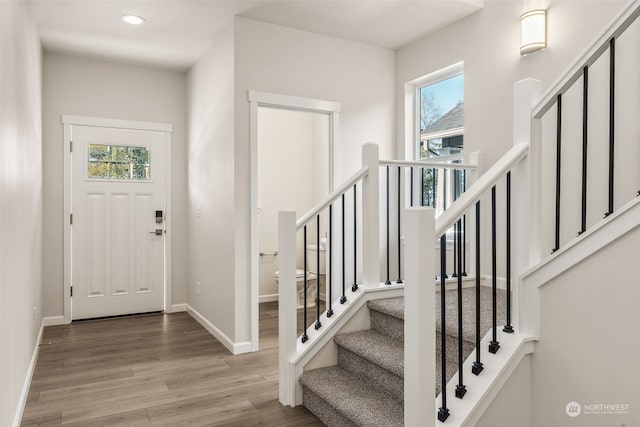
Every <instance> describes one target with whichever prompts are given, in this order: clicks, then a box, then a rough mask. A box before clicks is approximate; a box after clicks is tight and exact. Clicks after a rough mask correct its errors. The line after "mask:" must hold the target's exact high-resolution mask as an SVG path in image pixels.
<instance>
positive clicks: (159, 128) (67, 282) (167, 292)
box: [62, 114, 173, 323]
mask: <svg viewBox="0 0 640 427" xmlns="http://www.w3.org/2000/svg"><path fill="white" fill-rule="evenodd" d="M62 123H63V126H64V165H63V167H64V216H63V218H64V249H63V251H64V255H63V263H64V266H63V271H64V273H63V276H64V278H63V280H64V283H63V287H62V288H63V317H64V323H71V221H70V219H71V214H72V211H71V194H72V181H71V168H72V164H71V156H72V151H71V144H72V139H73V126H74V125H82V126H98V127H106V128H116V129H129V130H144V131H155V132H163V133H164V152H165V186H164V191H165V206H166V211H167V212H166V218H165V227H166V230H167V231H166V236H165V251H164V270H165V271H164V310H165V312H167V313H170V312H171V311H172V299H171V293H172V283H171V236H172V233H171V232H172V228H171V134H172V132H173V125H171V124H168V123H156V122H140V121H132V120H119V119H108V118H100V117H88V116H75V115H67V114H64V115H63V116H62Z"/></svg>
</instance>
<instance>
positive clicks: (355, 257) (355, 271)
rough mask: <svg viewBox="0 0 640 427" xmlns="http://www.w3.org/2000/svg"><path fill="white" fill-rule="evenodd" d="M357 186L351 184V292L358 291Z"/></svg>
mask: <svg viewBox="0 0 640 427" xmlns="http://www.w3.org/2000/svg"><path fill="white" fill-rule="evenodd" d="M356 185H357V184H353V285H351V292H355V291H357V290H358V214H357V206H356V205H357V199H358V197H357V195H358V193H357V187H356Z"/></svg>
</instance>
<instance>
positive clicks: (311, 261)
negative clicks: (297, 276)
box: [307, 245, 327, 274]
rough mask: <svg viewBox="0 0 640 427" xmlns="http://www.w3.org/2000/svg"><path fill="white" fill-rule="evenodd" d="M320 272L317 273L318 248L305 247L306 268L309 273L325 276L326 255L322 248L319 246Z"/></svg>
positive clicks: (315, 246) (312, 246)
mask: <svg viewBox="0 0 640 427" xmlns="http://www.w3.org/2000/svg"><path fill="white" fill-rule="evenodd" d="M319 250H320V271H318V246H317V245H307V267H308V270H309V273H313V274H326V272H327V253H326V250H325V248H324V246H320V249H319Z"/></svg>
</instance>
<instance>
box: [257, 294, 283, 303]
mask: <svg viewBox="0 0 640 427" xmlns="http://www.w3.org/2000/svg"><path fill="white" fill-rule="evenodd" d="M272 301H278V294H266V295H260V296H259V297H258V302H259V303H262V302H272Z"/></svg>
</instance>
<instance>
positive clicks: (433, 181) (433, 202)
mask: <svg viewBox="0 0 640 427" xmlns="http://www.w3.org/2000/svg"><path fill="white" fill-rule="evenodd" d="M437 177H438V170H437V169H436V168H433V169H431V196H432V197H431V207H432V208H433V209H435V208H436V198H437V197H438V196H437V194H438V192H437V191H436V190H437V189H436V179H437Z"/></svg>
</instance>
